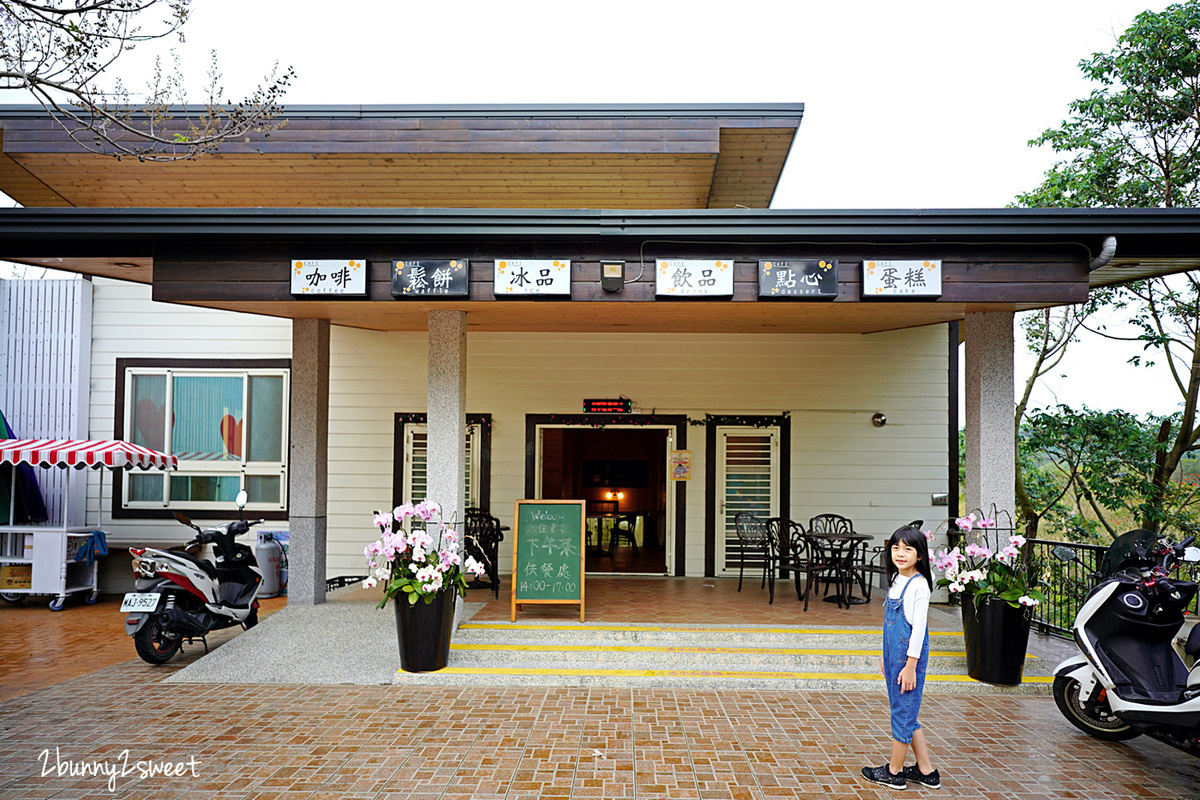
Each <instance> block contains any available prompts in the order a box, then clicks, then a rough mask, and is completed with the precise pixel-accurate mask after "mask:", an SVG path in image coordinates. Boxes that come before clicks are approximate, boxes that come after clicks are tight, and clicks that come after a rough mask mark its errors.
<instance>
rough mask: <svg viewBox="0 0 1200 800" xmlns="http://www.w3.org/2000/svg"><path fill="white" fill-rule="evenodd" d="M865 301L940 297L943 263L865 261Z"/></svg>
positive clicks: (863, 282)
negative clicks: (889, 298)
mask: <svg viewBox="0 0 1200 800" xmlns="http://www.w3.org/2000/svg"><path fill="white" fill-rule="evenodd" d="M862 286H863V298H864V299H870V298H872V297H941V296H942V262H941V261H940V260H936V261H933V260H925V261H871V260H867V261H863V265H862Z"/></svg>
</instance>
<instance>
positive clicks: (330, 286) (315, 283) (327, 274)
mask: <svg viewBox="0 0 1200 800" xmlns="http://www.w3.org/2000/svg"><path fill="white" fill-rule="evenodd" d="M292 294H295V295H301V296H304V295H318V294H349V295H359V296H361V297H366V295H367V262H366V260H365V259H362V258H351V259H349V260H341V259H306V258H296V259H292Z"/></svg>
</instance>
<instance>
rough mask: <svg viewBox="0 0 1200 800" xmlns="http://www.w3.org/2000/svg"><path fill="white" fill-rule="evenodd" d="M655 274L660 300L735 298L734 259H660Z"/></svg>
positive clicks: (655, 286)
mask: <svg viewBox="0 0 1200 800" xmlns="http://www.w3.org/2000/svg"><path fill="white" fill-rule="evenodd" d="M654 273H655V282H654V293H655V294H656V295H657V296H658V297H733V259H724V258H723V259H717V260H716V261H693V260H688V259H678V258H660V259H658V262H657V269H655V271H654Z"/></svg>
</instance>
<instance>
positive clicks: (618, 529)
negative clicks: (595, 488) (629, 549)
mask: <svg viewBox="0 0 1200 800" xmlns="http://www.w3.org/2000/svg"><path fill="white" fill-rule="evenodd" d="M637 518H638V515H637V514H622V515H621V516H619V517H617V518H616V520H614V521H613V525H612V530H610V531H609V533H608V536H609V539H608V554H609V555H610V556H611V555H612V551H613V548H614V547H616V546H617V544H618V543H619V542H622V541H624V542H628V543H629V544H631V545H633V555H634V558H636V557H637V554H638V543H637Z"/></svg>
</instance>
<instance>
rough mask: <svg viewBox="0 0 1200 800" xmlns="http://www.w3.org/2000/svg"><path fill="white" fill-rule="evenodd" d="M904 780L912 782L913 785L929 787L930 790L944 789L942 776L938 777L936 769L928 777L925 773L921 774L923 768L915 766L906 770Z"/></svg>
mask: <svg viewBox="0 0 1200 800" xmlns="http://www.w3.org/2000/svg"><path fill="white" fill-rule="evenodd" d="M904 780H906V781H912V782H913V783H919V784H921V785H922V786H928V787H929V788H930V789H940V788H942V776H941V775H938V771H937V770H936V769H935V770H934V771H933V772H931V773H929V774H928V775H926V774H925V773H924V772H921V768H920V767H918V766H917V765H916V764H913V765H912V766H911V767H905V768H904Z"/></svg>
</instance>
